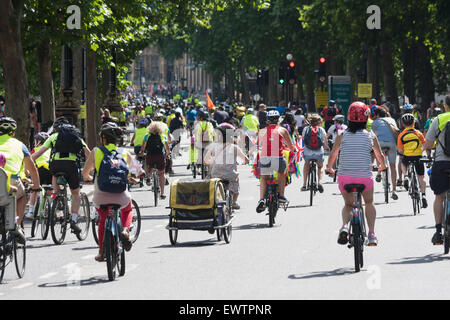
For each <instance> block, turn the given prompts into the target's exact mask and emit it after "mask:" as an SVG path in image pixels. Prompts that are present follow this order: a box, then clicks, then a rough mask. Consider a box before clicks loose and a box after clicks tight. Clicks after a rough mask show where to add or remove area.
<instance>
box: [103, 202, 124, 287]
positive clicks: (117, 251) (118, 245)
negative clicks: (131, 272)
mask: <svg viewBox="0 0 450 320" xmlns="http://www.w3.org/2000/svg"><path fill="white" fill-rule="evenodd" d="M100 208H101V209H103V210H108V211H109V215H108V216H107V217H106V221H105V234H104V236H103V254H104V256H105V258H106V269H107V271H108V279H109V281H113V280H114V279H115V278H116V269H117V272H118V273H119V276H123V275H124V274H125V250H124V249H123V247H122V240H121V238H120V233H121V232H122V224H121V221H120V205H118V204H108V205H103V206H100Z"/></svg>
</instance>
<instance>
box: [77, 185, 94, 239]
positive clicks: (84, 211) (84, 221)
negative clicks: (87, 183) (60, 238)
mask: <svg viewBox="0 0 450 320" xmlns="http://www.w3.org/2000/svg"><path fill="white" fill-rule="evenodd" d="M90 222H91V207H90V204H89V199H88V197H87V195H86V194H85V193H82V194H81V206H80V210H79V211H78V221H77V224H78V227H80V229H81V232H80V233H79V234H76V236H77V238H78V240H79V241H83V240H86V238H87V236H88V233H89V226H90Z"/></svg>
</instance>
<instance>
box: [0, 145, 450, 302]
mask: <svg viewBox="0 0 450 320" xmlns="http://www.w3.org/2000/svg"><path fill="white" fill-rule="evenodd" d="M186 163H187V152H185V151H184V152H183V157H181V158H178V159H176V160H175V166H174V171H175V175H174V176H172V177H170V181H173V180H174V179H177V178H182V177H188V176H189V172H188V171H187V170H186ZM239 171H240V183H241V195H240V199H239V203H240V205H241V210H239V211H237V212H236V218H235V219H234V221H233V238H232V242H231V243H230V244H226V243H225V242H224V241H222V242H218V241H217V240H216V236H215V235H210V234H209V233H208V232H200V231H180V232H179V236H178V241H179V243H178V244H177V245H176V246H172V245H171V244H170V242H169V234H168V231H167V230H166V229H165V227H166V225H167V223H168V214H169V210H168V209H165V207H166V206H168V199H166V200H164V201H160V204H159V206H158V207H156V208H155V207H154V206H153V205H154V204H153V194H152V193H151V192H150V191H149V190H148V187H146V186H145V187H144V188H142V189H133V191H132V195H133V198H134V199H135V200H136V201H137V202H138V204H139V206H140V208H141V215H142V228H141V234H140V237H139V239H138V241H137V242H136V243H135V244H134V246H133V248H132V250H131V251H130V252H129V253H127V254H126V263H127V264H126V274H125V276H123V277H119V278H117V279H116V280H115V281H113V282H110V281H108V279H107V272H106V264H105V263H98V262H96V261H94V256H95V255H96V254H97V251H98V249H97V246H96V244H95V242H94V239H93V237H92V234H89V236H88V238H87V239H86V240H85V241H82V242H80V241H78V240H77V239H76V237H75V236H74V235H73V234H69V235H68V236H67V238H66V241H65V243H64V244H63V245H60V246H56V245H54V244H53V242H52V240H51V237H50V236H49V238H48V239H47V240H45V241H43V240H40V239H39V238H37V239H31V238H30V239H28V242H27V266H26V273H25V276H24V278H22V279H18V278H17V275H16V273H15V268H14V266H13V265H8V266H7V270H6V273H5V277H4V281H3V283H2V284H0V299H5V300H6V299H12V300H14V299H64V300H66V299H167V300H171V299H182V300H184V299H200V300H203V299H212V300H225V299H264V300H265V299H269V300H278V299H449V298H450V290H448V288H447V286H446V283H449V282H447V281H449V280H450V272H449V269H450V256H449V255H444V254H443V250H444V249H443V247H442V246H433V245H432V244H431V237H432V235H433V233H434V218H433V213H432V208H431V204H432V198H433V196H432V192H431V190H430V189H427V195H428V200H429V203H430V207H429V208H427V209H425V210H423V211H422V212H421V214H419V215H417V216H413V214H412V203H411V201H410V199H409V198H408V196H407V193H406V192H404V191H403V192H399V193H398V195H399V200H397V201H392V200H391V201H390V203H389V204H385V203H383V201H384V197H383V193H382V187H381V184H377V185H376V189H375V190H376V193H375V202H376V209H377V220H376V234H377V236H378V240H379V244H378V246H377V247H366V248H365V251H364V259H365V265H364V267H363V268H362V270H361V272H359V273H354V269H353V268H354V262H353V251H352V250H351V249H348V248H347V247H346V246H341V245H338V244H337V235H338V229H339V227H340V225H341V214H340V211H341V208H342V205H343V200H342V197H341V196H340V194H339V191H338V188H337V184H334V183H332V180H331V179H330V178H329V177H325V178H324V187H325V192H324V193H323V194H318V195H317V196H316V197H315V199H314V201H315V203H314V205H313V206H312V207H310V206H309V205H308V203H309V194H308V192H300V187H301V185H300V182H299V180H298V179H296V178H294V181H293V183H292V184H291V185H290V186H288V188H287V189H286V195H287V198H288V199H289V200H290V205H289V209H288V210H287V211H286V212H284V211H282V210H281V211H279V213H278V216H277V218H276V225H275V226H274V227H273V228H269V227H268V217H267V216H266V215H265V214H264V213H261V214H258V213H256V211H255V208H256V202H257V200H258V195H259V190H258V188H259V182H258V181H257V180H256V179H255V178H254V177H253V176H252V175H251V173H250V168H249V167H248V166H240V167H239ZM166 194H168V193H166ZM29 228H30V226H29V225H27V226H26V233H27V235H29V234H30V229H29Z"/></svg>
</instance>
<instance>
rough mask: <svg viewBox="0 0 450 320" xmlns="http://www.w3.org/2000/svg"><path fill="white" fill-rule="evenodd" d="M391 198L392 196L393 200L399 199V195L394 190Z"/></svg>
mask: <svg viewBox="0 0 450 320" xmlns="http://www.w3.org/2000/svg"><path fill="white" fill-rule="evenodd" d="M391 198H392V199H393V200H398V195H397V194H396V193H395V192H394V191H392V195H391Z"/></svg>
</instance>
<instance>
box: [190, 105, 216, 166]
mask: <svg viewBox="0 0 450 320" xmlns="http://www.w3.org/2000/svg"><path fill="white" fill-rule="evenodd" d="M194 130H195V146H196V148H197V150H198V156H197V161H198V162H197V165H198V167H199V168H200V166H201V164H202V163H203V160H204V159H203V157H204V155H205V154H206V151H205V150H206V148H207V147H208V146H209V144H210V143H211V142H213V141H214V127H213V125H212V123H211V122H209V121H208V113H207V112H203V111H201V112H199V113H198V122H197V125H196V127H195V129H194Z"/></svg>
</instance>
